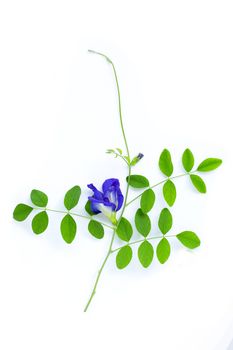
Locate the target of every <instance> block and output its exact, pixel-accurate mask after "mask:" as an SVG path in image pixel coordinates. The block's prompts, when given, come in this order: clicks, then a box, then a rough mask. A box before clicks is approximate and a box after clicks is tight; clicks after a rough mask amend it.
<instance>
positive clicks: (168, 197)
mask: <svg viewBox="0 0 233 350" xmlns="http://www.w3.org/2000/svg"><path fill="white" fill-rule="evenodd" d="M163 196H164V199H165V201H166V202H167V204H168V205H170V207H172V206H173V204H174V203H175V200H176V186H175V185H174V183H173V182H172V181H171V180H168V181H166V182H165V184H164V186H163Z"/></svg>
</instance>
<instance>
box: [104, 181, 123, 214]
mask: <svg viewBox="0 0 233 350" xmlns="http://www.w3.org/2000/svg"><path fill="white" fill-rule="evenodd" d="M102 188H103V192H104V197H105V198H108V199H109V201H110V202H111V203H114V204H115V206H116V209H115V210H116V211H118V210H119V209H120V208H121V207H122V204H123V201H124V197H123V195H122V193H121V190H120V182H119V180H118V179H108V180H106V181H104V183H103V186H102Z"/></svg>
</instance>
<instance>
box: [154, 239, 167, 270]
mask: <svg viewBox="0 0 233 350" xmlns="http://www.w3.org/2000/svg"><path fill="white" fill-rule="evenodd" d="M170 252H171V247H170V243H169V242H168V240H167V238H165V237H164V238H162V239H161V241H160V242H159V244H158V245H157V249H156V254H157V258H158V260H159V262H160V263H161V264H164V263H165V262H166V261H167V259H168V258H169V256H170Z"/></svg>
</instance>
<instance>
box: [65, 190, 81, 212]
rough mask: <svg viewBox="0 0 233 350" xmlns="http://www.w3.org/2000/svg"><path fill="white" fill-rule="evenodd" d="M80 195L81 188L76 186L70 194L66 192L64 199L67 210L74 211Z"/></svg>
mask: <svg viewBox="0 0 233 350" xmlns="http://www.w3.org/2000/svg"><path fill="white" fill-rule="evenodd" d="M80 195H81V188H80V187H79V186H74V187H72V188H71V189H70V190H69V191H68V192H66V194H65V198H64V205H65V207H66V209H67V210H71V209H73V208H74V207H75V206H76V205H77V204H78V201H79V198H80Z"/></svg>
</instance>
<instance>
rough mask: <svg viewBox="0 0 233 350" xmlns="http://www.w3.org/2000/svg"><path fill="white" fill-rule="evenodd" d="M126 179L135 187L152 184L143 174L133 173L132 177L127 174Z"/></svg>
mask: <svg viewBox="0 0 233 350" xmlns="http://www.w3.org/2000/svg"><path fill="white" fill-rule="evenodd" d="M126 181H127V182H128V183H129V185H130V186H131V187H134V188H145V187H149V186H150V184H149V181H148V180H147V178H146V177H145V176H142V175H131V176H130V179H129V176H127V178H126Z"/></svg>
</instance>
